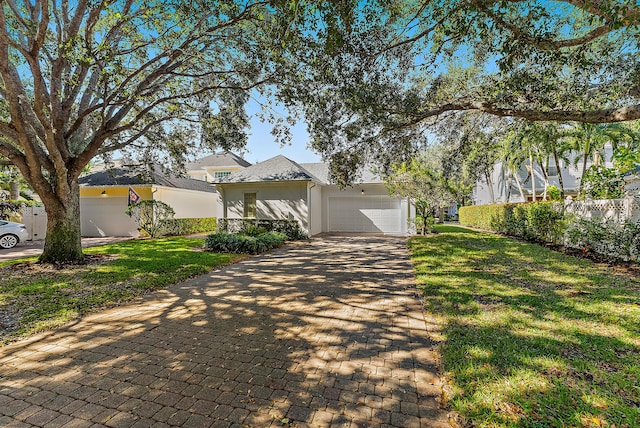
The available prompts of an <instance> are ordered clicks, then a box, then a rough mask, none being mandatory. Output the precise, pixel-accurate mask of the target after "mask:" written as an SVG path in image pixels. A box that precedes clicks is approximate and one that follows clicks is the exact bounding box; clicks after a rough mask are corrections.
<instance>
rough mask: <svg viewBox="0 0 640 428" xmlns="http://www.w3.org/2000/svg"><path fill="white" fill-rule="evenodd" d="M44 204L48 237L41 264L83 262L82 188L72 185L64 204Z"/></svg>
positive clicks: (75, 184) (76, 184)
mask: <svg viewBox="0 0 640 428" xmlns="http://www.w3.org/2000/svg"><path fill="white" fill-rule="evenodd" d="M44 202H45V204H44V205H45V210H46V211H47V236H46V238H45V241H44V250H43V252H42V255H41V256H40V262H43V263H54V262H64V261H71V260H74V261H77V260H82V258H83V254H82V243H81V239H80V236H81V235H80V187H79V185H78V183H77V181H76V182H75V183H73V184H72V185H71V192H70V194H69V195H68V197H67V198H65V200H64V201H63V203H62V204H60V203H56V204H53V203H49V204H47V202H46V201H44Z"/></svg>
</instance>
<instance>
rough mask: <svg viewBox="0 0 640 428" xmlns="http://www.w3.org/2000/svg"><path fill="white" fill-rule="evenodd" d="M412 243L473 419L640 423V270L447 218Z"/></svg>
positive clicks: (459, 396)
mask: <svg viewBox="0 0 640 428" xmlns="http://www.w3.org/2000/svg"><path fill="white" fill-rule="evenodd" d="M439 231H440V232H441V233H440V234H438V235H435V236H427V237H415V238H413V239H411V240H410V242H409V248H410V252H411V257H412V260H413V263H414V265H415V270H416V274H417V280H418V287H419V288H420V289H421V290H422V292H423V295H424V301H425V305H426V311H427V316H429V317H431V318H432V319H433V320H435V322H436V323H437V325H438V326H439V327H440V331H439V335H440V338H441V339H442V342H441V343H442V346H441V353H442V359H443V368H444V372H445V377H446V379H447V381H448V382H449V385H450V387H451V397H450V404H451V405H452V407H453V408H454V409H455V410H457V411H458V412H459V413H460V414H461V416H462V417H463V419H465V420H466V422H468V423H469V424H470V425H473V426H484V427H502V426H508V427H516V426H517V427H548V426H593V427H598V426H609V427H614V426H615V427H638V426H640V279H639V278H638V277H637V276H634V275H632V274H629V273H626V272H625V271H623V270H621V269H615V268H612V267H606V266H602V265H596V264H594V263H592V262H590V261H587V260H582V259H578V258H574V257H571V256H567V255H564V254H561V253H558V252H554V251H552V250H549V249H547V248H544V247H541V246H538V245H532V244H527V243H523V242H518V241H514V240H512V239H508V238H504V237H500V236H496V235H491V234H485V233H479V232H474V231H470V230H466V229H463V228H457V227H452V226H448V227H447V226H445V227H441V228H439Z"/></svg>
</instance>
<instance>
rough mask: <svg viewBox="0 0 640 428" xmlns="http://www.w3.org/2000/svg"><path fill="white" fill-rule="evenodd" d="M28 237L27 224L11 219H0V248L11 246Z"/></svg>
mask: <svg viewBox="0 0 640 428" xmlns="http://www.w3.org/2000/svg"><path fill="white" fill-rule="evenodd" d="M27 239H29V232H27V226H25V225H24V224H20V223H14V222H12V221H5V220H0V248H5V249H6V248H13V247H15V246H16V245H18V243H19V242H24V241H26V240H27Z"/></svg>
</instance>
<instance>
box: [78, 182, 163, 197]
mask: <svg viewBox="0 0 640 428" xmlns="http://www.w3.org/2000/svg"><path fill="white" fill-rule="evenodd" d="M129 187H131V188H132V189H133V190H135V191H136V193H137V194H138V195H140V197H141V198H142V199H151V194H152V193H151V186H149V185H148V184H147V185H144V186H91V187H89V186H80V197H81V198H82V197H85V196H99V197H102V198H108V197H110V196H127V197H128V196H129ZM103 191H105V192H106V194H105V195H103V194H102V192H103Z"/></svg>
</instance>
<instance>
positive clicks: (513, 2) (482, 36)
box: [297, 0, 640, 182]
mask: <svg viewBox="0 0 640 428" xmlns="http://www.w3.org/2000/svg"><path fill="white" fill-rule="evenodd" d="M639 24H640V6H638V5H637V3H636V2H635V0H564V1H562V0H559V1H546V0H506V1H493V0H453V1H430V0H425V1H417V2H415V1H409V0H394V1H369V2H365V3H360V4H359V7H358V13H357V14H355V15H354V16H353V19H351V20H345V21H341V22H339V23H338V24H337V25H336V28H334V29H332V31H330V32H327V35H326V40H329V41H331V42H332V43H331V44H328V45H326V46H328V47H329V48H328V49H327V48H325V49H324V50H317V52H318V53H317V55H316V56H314V57H313V61H312V62H310V65H311V66H310V69H311V70H315V72H314V71H312V72H310V74H313V77H312V78H311V79H310V83H309V84H308V85H307V86H306V87H304V88H300V89H299V91H298V94H297V98H298V99H305V98H306V99H314V100H315V102H314V103H306V104H305V106H304V107H303V108H304V109H305V111H306V116H307V118H309V120H310V122H311V124H310V125H311V126H310V129H311V133H312V136H313V138H314V147H315V148H316V149H317V150H318V151H320V152H321V153H322V154H323V155H324V156H325V157H327V158H332V159H333V161H332V170H333V172H334V175H335V177H337V178H338V179H339V180H341V181H344V182H348V181H349V180H351V179H352V178H353V173H352V171H353V169H354V166H357V165H359V164H362V163H363V161H364V159H371V158H377V160H378V162H379V163H381V164H383V166H384V165H390V164H392V163H393V162H394V161H401V160H406V159H407V156H410V155H411V154H412V151H415V148H416V146H419V145H420V144H422V143H423V142H424V141H425V137H430V136H431V135H430V131H431V129H430V127H431V126H432V125H433V124H434V123H435V122H437V121H438V120H440V119H442V118H443V117H448V116H451V115H455V114H464V113H465V112H468V111H476V112H477V111H479V112H484V113H487V114H491V115H495V116H502V117H518V118H523V119H527V120H530V121H578V122H587V123H609V122H620V121H628V120H635V119H638V118H640V56H639V55H638V51H639V49H638V48H639V41H640V28H639ZM310 43H311V42H310ZM318 63H320V64H324V65H325V67H324V68H319V67H317V66H315V65H316V64H318Z"/></svg>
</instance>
